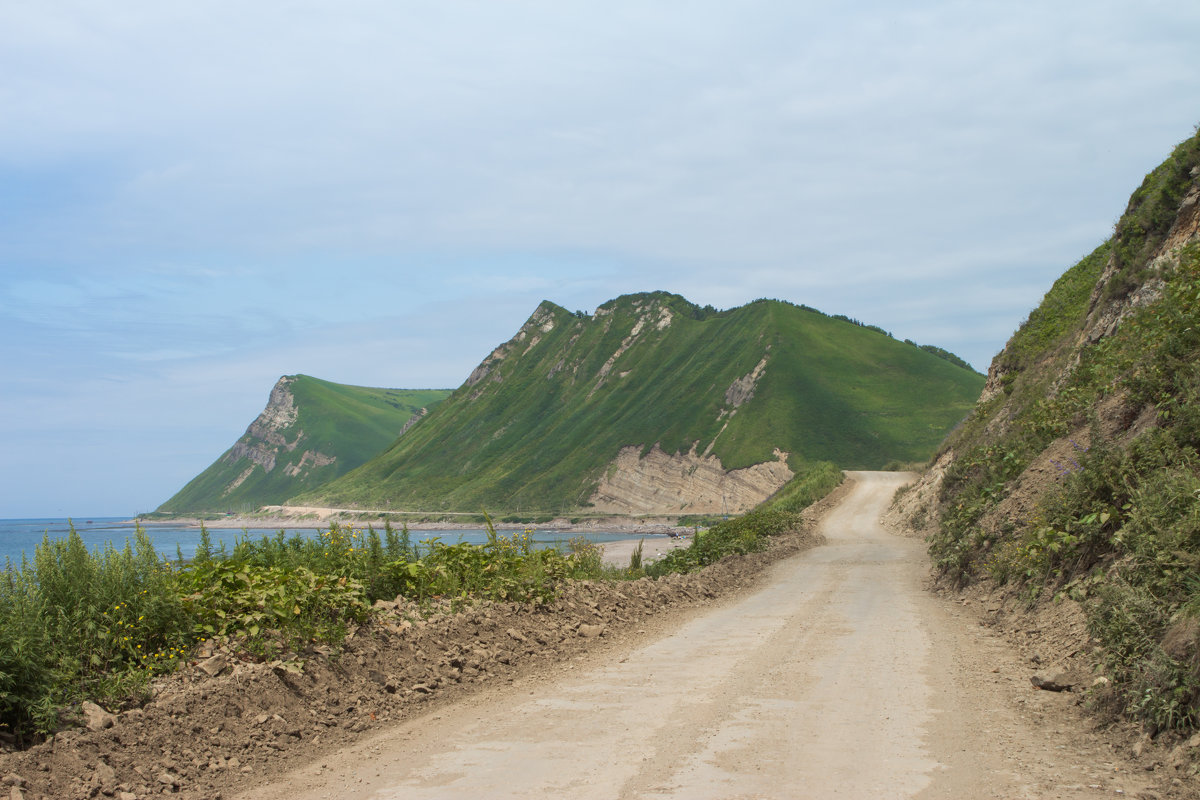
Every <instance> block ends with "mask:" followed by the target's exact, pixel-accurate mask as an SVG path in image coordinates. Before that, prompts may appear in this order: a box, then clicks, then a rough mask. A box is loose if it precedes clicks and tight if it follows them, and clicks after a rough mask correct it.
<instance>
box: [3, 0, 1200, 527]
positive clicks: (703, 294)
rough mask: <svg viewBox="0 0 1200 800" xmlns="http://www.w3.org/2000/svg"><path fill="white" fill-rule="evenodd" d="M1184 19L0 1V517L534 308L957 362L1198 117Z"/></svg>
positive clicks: (1108, 218) (430, 362) (464, 365)
mask: <svg viewBox="0 0 1200 800" xmlns="http://www.w3.org/2000/svg"><path fill="white" fill-rule="evenodd" d="M1198 41H1200V4H1195V3H1181V2H1178V0H1172V1H1171V2H1155V0H1145V1H1144V2H1139V3H1136V4H1134V3H1130V2H1128V0H1122V1H1121V2H1110V1H1109V0H1089V2H1073V1H1071V2H1067V1H1062V2H1055V1H1054V0H1049V1H1048V0H1038V2H1025V1H1024V0H1005V2H989V1H988V0H983V1H982V2H977V1H975V0H971V1H970V2H959V1H957V0H955V1H949V0H947V1H945V2H939V1H937V0H928V1H925V0H914V1H913V2H896V1H895V0H891V2H858V3H840V4H833V3H815V2H809V1H808V0H740V1H739V2H737V3H732V2H712V1H711V0H688V2H677V1H676V0H661V1H660V2H655V3H646V2H630V1H628V0H605V2H591V1H590V0H581V1H579V2H574V1H572V0H544V1H543V0H506V1H505V2H498V1H497V0H489V1H488V2H466V1H465V0H439V2H436V3H430V2H412V1H411V0H388V1H386V2H385V1H384V0H379V1H378V2H376V1H374V0H339V2H336V3H333V2H325V3H316V2H302V1H297V2H279V1H278V0H256V2H253V3H245V2H241V1H240V0H239V2H225V1H224V0H205V1H204V2H199V1H192V2H189V1H188V0H180V1H179V2H170V3H164V2H161V0H123V1H122V2H121V3H103V4H97V3H93V2H85V1H84V0H80V1H79V2H63V1H61V0H0V368H2V374H3V388H2V389H0V456H2V457H0V517H9V518H11V517H51V516H68V515H71V516H76V517H83V516H127V515H132V514H134V513H137V512H143V511H150V510H153V509H154V508H155V507H157V506H158V505H159V504H160V503H162V502H163V501H165V500H166V499H167V498H168V497H170V496H171V495H172V494H174V493H175V492H176V491H177V490H178V489H180V488H181V487H182V486H183V485H184V484H185V483H186V482H187V481H188V480H190V479H191V478H192V477H194V476H195V475H196V474H197V473H199V472H200V471H201V470H203V469H204V468H205V467H207V466H208V465H209V464H210V463H212V462H213V461H214V460H215V459H216V458H217V457H218V456H220V455H221V453H222V452H224V450H225V449H227V448H228V447H229V446H230V445H232V444H233V442H234V441H235V440H236V439H237V438H238V437H239V436H240V435H241V434H242V433H243V432H244V430H245V428H246V426H247V425H248V424H249V423H250V422H251V421H252V420H253V419H254V417H255V416H256V415H257V414H258V413H259V412H260V411H261V410H262V408H263V406H264V405H265V403H266V400H267V395H268V393H269V391H270V389H271V387H272V386H273V385H274V383H275V381H276V380H277V379H278V378H279V377H280V376H281V375H287V374H296V373H304V374H309V375H314V376H317V377H320V378H324V379H327V380H332V381H337V382H341V383H351V384H357V385H366V386H387V387H399V388H434V387H436V388H453V387H456V386H458V385H459V384H460V383H461V382H462V381H463V380H464V379H465V378H466V376H467V375H468V374H469V373H470V371H471V369H472V368H473V367H474V366H475V365H476V364H477V363H478V362H479V361H481V360H482V359H483V358H484V356H486V355H487V353H488V352H490V351H491V350H492V349H493V348H494V347H495V346H496V345H498V344H499V343H501V342H503V341H505V340H507V339H508V338H509V337H510V336H512V335H513V333H514V332H515V331H516V330H517V328H518V327H520V325H521V324H522V323H523V322H524V321H525V320H526V319H527V318H528V316H529V315H530V314H531V313H532V312H533V310H534V309H535V308H536V306H537V304H538V303H539V302H540V301H542V300H544V299H545V300H552V301H553V302H555V303H558V304H559V305H561V306H564V307H566V308H568V309H570V310H584V311H587V312H591V311H593V310H594V309H595V308H596V307H597V306H598V305H600V304H602V303H604V302H605V301H607V300H610V299H612V298H614V297H617V296H619V295H622V294H628V293H631V292H641V291H654V290H667V291H671V292H676V293H678V294H681V295H683V296H684V297H686V298H688V299H689V300H691V301H693V302H695V303H698V304H701V305H704V304H711V305H713V306H716V307H718V308H731V307H736V306H739V305H742V304H744V303H747V302H750V301H752V300H755V299H758V298H761V297H771V298H778V299H782V300H788V301H791V302H794V303H803V304H806V305H809V306H812V307H815V308H818V309H820V310H822V311H824V312H826V313H829V314H846V315H849V316H851V317H854V318H856V319H859V320H862V321H864V322H867V323H870V324H874V325H878V326H880V327H882V328H884V329H885V330H888V331H890V332H891V333H892V334H893V335H895V336H896V337H897V338H900V339H913V340H915V341H917V342H919V343H921V344H935V345H938V346H940V347H944V348H946V349H948V350H951V351H953V352H955V353H957V354H959V355H961V356H962V357H964V358H966V359H967V360H968V361H970V362H971V363H972V364H973V365H975V366H976V367H977V368H978V369H980V370H981V371H982V370H986V368H987V366H988V364H989V363H990V361H991V359H992V357H993V356H994V355H995V354H996V353H997V352H998V351H999V350H1000V349H1001V348H1002V347H1003V346H1004V343H1005V341H1006V340H1007V339H1008V337H1009V336H1010V335H1011V334H1012V332H1013V331H1014V330H1015V329H1016V328H1017V326H1018V325H1019V324H1020V323H1021V322H1022V320H1024V318H1025V317H1026V315H1027V314H1028V313H1029V311H1030V310H1031V309H1033V308H1034V307H1035V306H1036V305H1037V304H1038V302H1039V301H1040V299H1041V297H1042V295H1043V294H1044V293H1045V292H1046V290H1047V289H1048V288H1049V287H1050V285H1051V284H1052V283H1053V281H1054V280H1055V279H1056V278H1057V277H1058V276H1059V275H1060V274H1062V272H1063V271H1065V270H1066V269H1067V268H1068V267H1070V266H1071V265H1072V264H1073V263H1075V262H1076V261H1077V260H1078V259H1079V258H1080V257H1082V256H1084V255H1086V254H1087V253H1088V252H1090V251H1091V250H1092V249H1093V248H1095V247H1096V246H1097V245H1099V244H1100V243H1101V242H1103V241H1104V240H1105V239H1106V238H1107V237H1108V236H1109V234H1110V233H1111V231H1112V227H1113V224H1114V223H1115V222H1116V220H1117V218H1118V217H1119V216H1120V214H1121V212H1122V211H1123V210H1124V207H1125V204H1126V202H1127V200H1128V198H1129V195H1130V193H1131V192H1132V191H1133V190H1134V189H1135V188H1136V187H1137V185H1138V184H1139V183H1140V182H1141V180H1142V178H1143V176H1144V175H1145V174H1146V173H1147V172H1149V171H1150V170H1151V169H1153V168H1154V167H1155V166H1157V164H1158V163H1160V162H1161V161H1162V160H1163V159H1164V158H1165V157H1166V156H1167V155H1168V154H1169V153H1170V150H1171V148H1172V147H1173V146H1174V145H1176V144H1177V143H1179V142H1180V141H1182V140H1184V139H1186V138H1187V137H1189V136H1190V135H1192V133H1193V131H1194V130H1195V126H1196V124H1197V123H1200V59H1197V57H1196V42H1198Z"/></svg>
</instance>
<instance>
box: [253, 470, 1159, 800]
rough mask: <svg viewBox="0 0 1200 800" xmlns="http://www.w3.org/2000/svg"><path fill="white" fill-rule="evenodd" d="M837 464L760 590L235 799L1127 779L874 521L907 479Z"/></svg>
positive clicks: (993, 788) (1107, 785) (899, 793)
mask: <svg viewBox="0 0 1200 800" xmlns="http://www.w3.org/2000/svg"><path fill="white" fill-rule="evenodd" d="M850 477H851V480H852V481H853V486H852V489H851V491H850V492H849V493H848V494H847V496H846V497H845V499H844V500H843V501H842V502H841V503H840V504H839V505H838V506H837V507H835V508H834V509H833V510H832V511H831V512H829V514H828V515H827V516H826V517H825V519H824V521H823V523H822V532H823V533H824V534H825V536H826V538H827V540H828V542H827V544H825V545H823V546H821V547H817V548H814V549H812V550H809V551H807V552H805V553H803V554H801V555H799V556H797V557H795V558H792V559H789V560H787V561H784V562H781V563H779V564H777V565H776V566H775V567H773V568H772V572H771V574H770V575H769V577H768V579H767V580H766V581H765V582H764V584H763V586H762V588H761V589H759V590H757V591H755V592H754V593H752V594H748V595H745V596H743V597H740V598H738V599H736V600H734V601H732V602H730V603H728V604H725V605H722V606H719V607H717V608H715V609H713V610H711V611H706V612H705V613H703V614H702V615H700V616H697V617H695V618H693V619H691V620H690V621H688V622H686V623H685V624H683V625H682V627H680V628H678V629H676V630H674V631H673V632H672V633H670V634H669V635H666V636H664V637H662V638H659V639H657V640H654V641H651V642H649V643H647V642H644V641H643V642H642V643H641V644H640V645H638V646H637V647H636V648H635V649H632V650H629V651H627V652H624V653H619V654H617V655H614V656H611V657H610V658H608V659H607V660H602V661H599V662H597V663H591V664H587V663H585V664H583V665H579V668H576V669H569V668H568V669H564V670H562V671H561V672H559V673H558V674H557V676H556V677H554V678H553V679H549V680H547V681H545V682H543V683H541V684H537V685H534V684H530V683H525V684H522V685H520V686H519V688H512V689H509V690H507V691H500V692H496V693H494V694H492V695H489V696H487V697H485V698H482V699H479V700H476V701H469V702H464V703H461V704H458V705H455V706H452V707H450V708H448V709H444V710H442V711H440V712H438V713H435V714H431V715H428V716H426V717H423V718H420V719H416V720H413V721H411V722H409V723H407V724H404V725H400V726H397V727H395V728H392V729H390V730H388V731H387V732H385V733H383V734H381V735H379V736H377V737H374V738H372V739H370V740H368V741H366V742H363V743H361V744H359V745H357V746H355V747H354V748H352V749H350V750H346V751H343V752H342V753H339V754H336V755H331V756H330V757H328V758H326V759H324V760H323V761H322V762H321V763H317V764H313V765H311V766H309V767H307V768H305V769H302V770H299V771H297V772H296V773H293V774H292V775H291V776H289V777H288V778H287V779H286V780H285V781H283V782H281V783H277V784H275V785H273V786H271V787H267V788H260V789H258V790H256V791H255V792H254V793H253V794H252V795H247V797H250V796H253V797H255V798H264V799H265V800H271V799H272V798H289V799H291V800H312V799H314V798H333V797H336V798H372V799H373V800H400V799H401V798H403V799H404V800H427V799H430V798H471V799H472V800H475V799H476V798H523V799H524V798H531V797H570V798H578V799H579V800H583V799H585V798H596V800H612V799H617V798H692V799H694V798H829V797H842V798H912V797H917V798H961V797H985V798H986V797H997V798H999V797H1005V798H1008V797H1055V796H1062V797H1071V798H1081V797H1083V798H1087V797H1112V796H1113V792H1114V789H1116V788H1126V789H1130V790H1134V789H1136V788H1137V787H1136V786H1132V785H1128V784H1127V783H1124V782H1122V780H1121V776H1120V775H1118V776H1116V777H1114V775H1113V769H1112V766H1113V765H1112V763H1111V762H1105V761H1104V753H1103V752H1101V748H1100V746H1099V745H1096V744H1094V743H1092V744H1089V743H1088V742H1086V741H1084V742H1083V743H1082V744H1081V743H1079V742H1076V741H1075V740H1074V739H1069V737H1068V739H1069V744H1068V745H1063V744H1058V745H1056V746H1055V747H1054V748H1053V749H1052V748H1050V747H1049V746H1048V745H1046V744H1045V739H1046V736H1047V734H1048V730H1046V729H1045V728H1039V727H1037V726H1036V724H1035V720H1032V719H1031V715H1030V714H1029V712H1028V709H1027V708H1026V706H1027V704H1028V702H1030V701H1028V700H1027V698H1026V696H1027V695H1030V691H1031V690H1030V689H1029V684H1028V681H1027V678H1025V684H1024V686H1022V685H1021V683H1020V681H1021V679H1022V676H1021V674H1022V669H1023V667H1022V666H1021V665H1020V664H1019V663H1018V662H1016V661H1015V657H1014V656H1013V654H1012V653H1011V652H1009V651H1008V650H1007V648H1006V647H1005V646H1004V645H1003V643H1001V642H999V641H998V640H996V639H994V638H992V637H991V636H990V635H989V634H987V633H986V632H985V631H983V630H981V629H979V627H978V625H972V624H969V623H968V622H967V621H964V620H963V619H962V618H961V617H959V616H956V613H955V612H954V611H953V610H951V608H950V606H949V604H948V603H946V602H945V601H943V600H940V599H939V598H936V597H934V596H932V595H930V594H929V593H928V592H926V591H924V589H923V583H924V581H925V579H926V577H927V575H928V562H927V558H926V556H925V553H924V546H923V544H922V543H921V542H920V541H918V540H914V539H907V538H903V537H898V536H894V535H892V534H890V533H888V532H887V531H885V530H884V529H883V528H882V527H881V526H880V524H879V522H878V520H879V518H880V516H881V515H882V513H883V511H884V509H885V508H886V507H887V505H888V503H889V501H890V499H891V497H892V495H893V494H894V492H895V490H896V488H897V487H898V486H899V485H901V484H902V483H903V482H905V481H906V480H908V479H910V478H911V477H912V476H909V475H905V474H898V473H862V472H860V473H850ZM993 665H997V666H995V667H993ZM1033 694H1037V695H1048V694H1049V693H1046V692H1040V693H1033ZM1036 702H1037V703H1042V704H1046V703H1051V704H1057V705H1055V707H1054V708H1049V707H1046V708H1041V707H1039V708H1040V710H1039V712H1038V714H1035V715H1033V716H1039V715H1040V714H1041V711H1050V712H1059V713H1061V709H1059V708H1058V706H1059V705H1062V701H1061V700H1059V699H1058V698H1057V697H1056V698H1054V699H1048V698H1041V697H1039V698H1037V700H1036ZM1051 724H1053V723H1051ZM1056 732H1057V731H1056ZM1066 740H1067V739H1060V741H1066ZM1110 758H1111V756H1110Z"/></svg>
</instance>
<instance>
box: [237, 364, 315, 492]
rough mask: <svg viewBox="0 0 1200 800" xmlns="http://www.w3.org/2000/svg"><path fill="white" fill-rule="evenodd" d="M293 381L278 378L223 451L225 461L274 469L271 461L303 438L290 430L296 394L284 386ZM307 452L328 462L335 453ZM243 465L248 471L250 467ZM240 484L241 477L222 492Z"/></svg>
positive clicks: (292, 425)
mask: <svg viewBox="0 0 1200 800" xmlns="http://www.w3.org/2000/svg"><path fill="white" fill-rule="evenodd" d="M293 381H295V378H290V377H287V376H285V377H282V378H280V379H279V382H278V383H276V384H275V388H273V389H272V390H271V396H270V398H269V399H268V400H267V407H266V408H264V409H263V412H262V413H261V414H259V415H258V416H257V417H256V418H255V420H254V422H251V423H250V427H248V428H247V429H246V433H245V434H243V435H242V438H240V439H238V440H237V442H236V443H235V444H234V445H233V447H231V448H230V449H229V452H228V453H226V454H225V455H224V457H223V459H224V461H225V462H226V463H229V464H236V463H237V462H239V461H249V462H251V463H252V464H256V465H258V466H259V467H262V469H263V471H264V472H270V471H271V470H273V469H275V462H276V460H277V459H278V457H279V455H280V453H281V452H282V453H291V452H292V451H294V450H295V449H296V447H297V445H299V444H300V440H301V439H303V438H304V431H302V430H299V429H298V428H296V429H294V430H293V428H295V425H296V417H297V411H296V398H295V397H293V396H292V392H291V390H290V389H288V386H290V385H291V383H292V382H293ZM289 435H291V436H292V437H293V439H292V441H290V442H289V441H288V436H289ZM309 452H310V453H312V455H313V457H314V458H320V459H322V460H323V461H324V462H325V463H328V464H332V463H334V462H335V461H337V457H336V456H327V455H325V454H323V453H314V452H313V451H309ZM247 469H248V470H251V471H252V470H253V467H248V468H247ZM247 474H248V473H247ZM243 480H244V479H243ZM240 484H241V481H235V482H234V483H231V484H230V486H229V488H228V489H226V491H225V493H226V494H228V493H229V492H230V491H232V490H233V489H235V488H237V486H239V485H240Z"/></svg>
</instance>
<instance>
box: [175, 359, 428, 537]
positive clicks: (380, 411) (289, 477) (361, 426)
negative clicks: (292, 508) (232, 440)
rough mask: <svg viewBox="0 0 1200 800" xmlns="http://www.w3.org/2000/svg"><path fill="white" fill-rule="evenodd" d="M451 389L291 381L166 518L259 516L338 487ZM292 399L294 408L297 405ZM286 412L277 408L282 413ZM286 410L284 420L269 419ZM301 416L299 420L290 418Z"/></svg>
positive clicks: (186, 490) (182, 494)
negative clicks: (304, 494) (264, 509)
mask: <svg viewBox="0 0 1200 800" xmlns="http://www.w3.org/2000/svg"><path fill="white" fill-rule="evenodd" d="M449 394H450V392H449V390H443V389H420V390H413V389H372V388H367V387H363V386H346V385H343V384H340V383H331V382H329V381H323V380H319V379H317V378H311V377H309V376H307V375H292V376H287V377H284V378H282V379H281V380H280V382H279V383H278V384H277V385H276V387H275V390H274V391H272V393H271V404H270V405H269V407H268V410H267V411H266V412H264V416H260V417H259V419H258V420H256V421H255V423H254V424H253V425H251V426H250V429H249V430H247V431H246V433H245V434H244V435H243V436H242V437H241V439H239V440H238V442H237V443H236V444H235V445H234V446H233V447H232V448H230V449H229V450H227V451H226V452H225V453H224V454H223V455H222V456H221V457H220V458H218V459H217V460H216V461H215V462H213V464H212V465H211V466H209V467H208V469H206V470H205V471H204V472H202V473H200V474H199V475H198V476H196V477H195V478H194V479H193V480H192V481H190V482H189V483H188V484H187V485H186V486H185V487H183V489H181V490H180V491H179V492H178V493H177V494H176V495H175V496H174V497H172V498H171V499H170V500H168V501H167V502H165V503H163V504H162V505H161V506H160V507H159V509H158V510H159V512H170V513H174V514H179V513H183V514H202V513H203V512H214V511H229V510H234V511H242V512H244V511H254V510H257V509H258V508H260V507H261V506H264V505H272V504H280V503H283V502H284V501H285V500H287V499H288V498H289V497H291V496H293V495H295V494H297V493H299V492H301V491H304V490H306V489H312V488H315V487H317V486H320V485H321V484H323V483H325V482H326V481H330V480H332V479H334V478H336V477H338V476H339V475H342V474H344V473H346V472H349V471H350V470H352V469H354V468H355V467H358V466H360V465H362V464H363V463H365V462H366V461H367V460H368V459H370V458H371V457H373V456H375V455H377V454H379V453H380V452H382V451H383V450H384V449H385V448H386V447H387V446H388V445H390V444H391V443H392V442H394V441H395V440H396V437H397V436H398V435H399V433H400V431H401V429H402V428H403V427H404V424H405V423H406V422H407V421H408V420H409V419H410V418H411V417H412V416H413V415H414V414H417V413H419V412H420V410H421V409H422V408H426V409H429V408H433V407H434V406H436V405H437V404H438V403H439V402H441V401H442V400H443V399H445V397H446V396H448V395H449ZM289 395H290V402H289ZM276 406H277V407H278V408H275V407H276ZM279 409H282V414H277V415H276V417H280V416H282V420H281V421H280V420H278V419H277V420H274V421H272V420H269V419H264V417H270V416H272V415H271V412H272V411H277V410H279ZM289 409H294V412H290V413H294V419H289Z"/></svg>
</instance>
